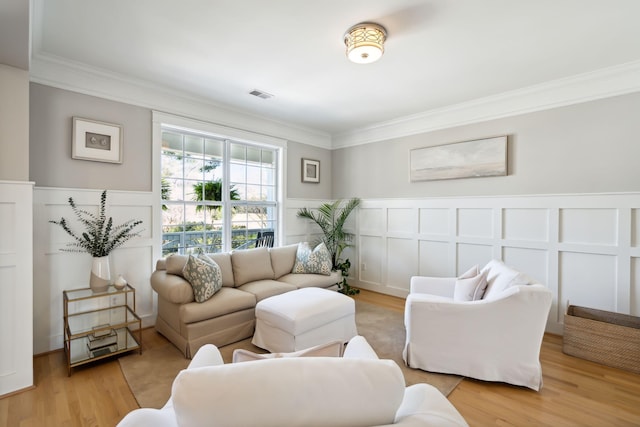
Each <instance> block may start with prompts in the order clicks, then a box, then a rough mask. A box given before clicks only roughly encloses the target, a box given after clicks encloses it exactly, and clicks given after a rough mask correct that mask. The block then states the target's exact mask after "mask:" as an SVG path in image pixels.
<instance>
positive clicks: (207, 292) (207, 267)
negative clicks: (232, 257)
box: [182, 255, 222, 302]
mask: <svg viewBox="0 0 640 427" xmlns="http://www.w3.org/2000/svg"><path fill="white" fill-rule="evenodd" d="M182 275H183V276H184V278H185V279H187V280H188V281H189V283H191V287H192V288H193V297H194V299H195V300H196V302H204V301H206V300H208V299H209V298H211V297H212V296H213V294H215V293H216V292H218V291H219V290H220V288H221V287H222V274H221V273H220V267H219V266H218V264H216V262H215V261H214V260H212V259H211V258H209V257H208V256H206V255H198V256H197V257H195V256H193V255H189V259H188V260H187V263H186V264H185V266H184V268H183V269H182Z"/></svg>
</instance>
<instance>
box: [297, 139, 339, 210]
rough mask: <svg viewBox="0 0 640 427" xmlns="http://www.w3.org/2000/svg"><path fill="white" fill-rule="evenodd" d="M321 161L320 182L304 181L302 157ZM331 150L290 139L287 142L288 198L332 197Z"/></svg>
mask: <svg viewBox="0 0 640 427" xmlns="http://www.w3.org/2000/svg"><path fill="white" fill-rule="evenodd" d="M303 158H305V159H312V160H319V161H320V182H319V183H309V182H302V159H303ZM332 176H333V174H332V168H331V151H330V150H327V149H323V148H318V147H312V146H310V145H306V144H301V143H298V142H292V141H289V142H288V143H287V198H293V199H302V198H306V199H330V198H331V183H332V181H333V179H332Z"/></svg>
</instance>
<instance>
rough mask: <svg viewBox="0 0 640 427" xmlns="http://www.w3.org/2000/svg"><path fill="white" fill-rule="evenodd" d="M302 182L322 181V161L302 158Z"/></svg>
mask: <svg viewBox="0 0 640 427" xmlns="http://www.w3.org/2000/svg"><path fill="white" fill-rule="evenodd" d="M302 182H316V183H317V182H320V161H319V160H311V159H302Z"/></svg>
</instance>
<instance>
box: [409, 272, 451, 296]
mask: <svg viewBox="0 0 640 427" xmlns="http://www.w3.org/2000/svg"><path fill="white" fill-rule="evenodd" d="M455 286H456V278H455V277H427V276H413V277H412V278H411V288H410V289H411V293H412V294H414V293H416V294H430V295H438V296H441V297H449V298H453V291H454V289H455Z"/></svg>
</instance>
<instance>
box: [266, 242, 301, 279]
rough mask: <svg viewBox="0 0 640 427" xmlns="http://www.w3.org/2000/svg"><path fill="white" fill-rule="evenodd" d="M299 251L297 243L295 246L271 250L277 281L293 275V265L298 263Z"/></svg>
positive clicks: (272, 264)
mask: <svg viewBox="0 0 640 427" xmlns="http://www.w3.org/2000/svg"><path fill="white" fill-rule="evenodd" d="M297 251H298V244H297V243H296V244H294V245H287V246H280V247H277V248H269V253H270V254H271V267H273V274H274V278H275V279H278V278H280V277H282V276H284V275H285V274H289V273H291V270H293V264H294V263H295V262H296V252H297Z"/></svg>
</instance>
